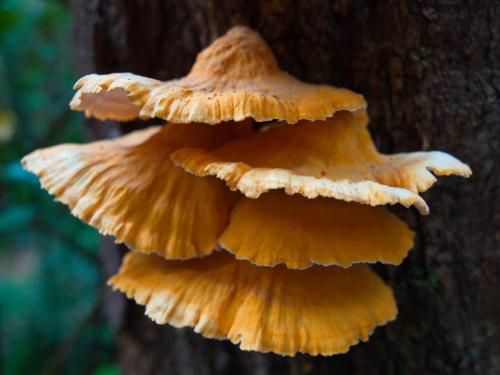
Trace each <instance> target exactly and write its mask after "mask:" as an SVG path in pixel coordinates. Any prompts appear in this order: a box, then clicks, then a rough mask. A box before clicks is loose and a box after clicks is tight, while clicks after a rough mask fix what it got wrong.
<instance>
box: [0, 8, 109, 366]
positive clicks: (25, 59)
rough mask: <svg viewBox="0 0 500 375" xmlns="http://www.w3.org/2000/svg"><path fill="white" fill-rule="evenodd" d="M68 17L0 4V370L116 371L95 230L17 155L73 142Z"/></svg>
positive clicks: (75, 126) (77, 137)
mask: <svg viewBox="0 0 500 375" xmlns="http://www.w3.org/2000/svg"><path fill="white" fill-rule="evenodd" d="M71 35H72V20H71V14H70V12H69V9H68V8H67V5H66V4H65V3H64V2H61V1H55V0H47V1H43V0H16V1H14V0H0V373H4V374H39V373H59V372H64V373H70V374H84V373H85V374H88V373H94V374H116V373H118V370H117V367H116V365H115V364H114V363H113V337H112V333H111V330H110V328H109V327H108V326H107V325H106V323H105V319H104V317H103V314H102V312H101V305H102V293H103V288H104V280H103V279H102V275H101V272H100V271H101V270H100V264H99V256H98V248H99V239H98V234H97V233H96V231H95V230H93V229H92V228H90V227H88V226H86V225H85V224H83V223H81V222H79V221H78V220H77V219H75V218H73V217H72V216H71V215H70V214H69V213H68V210H67V208H66V207H64V206H62V205H60V204H58V203H54V201H53V198H52V197H51V196H49V195H48V194H47V193H46V192H44V191H42V190H41V189H40V185H39V182H38V180H37V179H36V178H35V177H34V176H32V175H30V174H29V173H27V172H25V171H24V170H23V169H22V168H21V166H20V164H19V160H20V158H21V157H22V156H23V155H25V154H27V153H29V152H30V151H32V150H34V149H35V148H39V147H45V146H49V145H52V144H57V143H63V142H81V141H82V134H81V128H82V126H81V125H82V117H81V115H80V114H75V113H71V112H70V111H69V110H68V101H69V99H70V98H71V95H72V88H71V87H72V85H73V82H74V81H75V78H76V77H75V76H74V70H73V61H72V50H71V47H72V39H71Z"/></svg>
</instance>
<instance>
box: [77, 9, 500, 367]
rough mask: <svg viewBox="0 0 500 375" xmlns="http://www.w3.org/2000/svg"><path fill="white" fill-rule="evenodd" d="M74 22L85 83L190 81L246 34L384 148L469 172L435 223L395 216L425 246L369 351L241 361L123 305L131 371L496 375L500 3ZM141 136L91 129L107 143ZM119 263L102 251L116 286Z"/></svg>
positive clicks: (122, 344)
mask: <svg viewBox="0 0 500 375" xmlns="http://www.w3.org/2000/svg"><path fill="white" fill-rule="evenodd" d="M73 9H74V15H75V22H76V58H77V65H78V69H79V73H80V74H86V73H91V72H98V73H108V72H118V71H131V72H134V73H137V74H143V75H147V76H150V77H155V78H158V79H170V78H175V77H180V76H182V75H184V74H186V73H187V72H188V70H189V68H190V66H191V65H192V63H193V61H194V59H195V57H196V54H197V53H198V52H199V51H200V50H201V49H202V48H203V47H205V46H207V45H208V44H209V43H210V42H211V41H212V40H213V39H215V38H216V37H217V36H219V35H221V34H223V33H224V32H225V31H226V30H227V29H228V28H229V27H231V26H233V25H236V24H245V25H249V26H251V27H252V28H254V29H257V30H258V31H260V33H261V34H262V35H263V37H264V38H265V39H266V40H267V41H268V42H269V44H270V46H271V47H272V49H273V50H274V52H275V53H276V55H277V57H278V61H279V63H280V65H281V67H282V68H284V69H286V70H288V71H289V72H290V73H292V74H294V75H296V76H297V77H299V78H301V79H303V80H306V81H310V82H322V83H330V84H334V85H336V86H344V87H348V88H350V89H353V90H355V91H357V92H360V93H362V94H363V95H365V97H366V99H367V101H368V103H369V113H370V117H371V125H370V128H371V130H372V133H373V134H374V136H375V138H376V140H377V143H378V145H379V147H380V148H381V149H382V150H383V151H385V152H404V151H414V150H427V149H436V150H443V151H447V152H450V153H452V154H453V155H455V156H457V157H458V158H460V159H462V160H464V161H466V162H468V163H469V164H470V165H471V167H472V169H473V171H474V175H473V177H472V178H471V179H470V180H458V178H443V179H441V180H440V182H439V183H438V184H437V185H436V186H435V187H434V189H432V191H431V192H428V193H425V194H424V197H425V198H426V199H427V200H428V201H429V202H430V207H431V214H430V216H428V217H422V216H419V215H418V214H417V213H416V211H415V210H413V209H411V210H406V209H398V214H400V216H401V217H402V218H403V219H404V220H406V221H407V222H408V223H410V225H411V226H412V227H413V229H414V230H415V231H416V233H417V236H416V244H415V248H414V249H413V250H412V251H411V253H410V256H409V257H408V258H407V259H406V260H405V262H404V263H403V265H402V266H400V267H397V268H395V267H377V270H379V271H380V272H381V274H382V275H383V276H384V277H385V278H386V280H388V282H389V283H390V284H391V285H392V287H393V288H394V289H395V292H396V298H397V301H398V305H399V310H400V313H399V317H398V319H397V320H396V321H395V322H393V323H390V324H389V325H387V326H386V327H383V328H378V329H377V330H376V331H375V334H374V335H373V336H372V338H371V340H370V341H369V342H368V343H366V344H360V345H358V346H356V347H354V348H352V349H351V351H350V352H349V353H348V354H345V355H339V356H333V357H329V358H323V357H316V358H315V357H310V356H307V355H298V356H296V357H295V358H283V357H280V356H277V355H273V354H260V353H253V352H242V351H239V349H238V348H236V347H234V346H233V345H232V344H230V343H228V342H219V341H215V340H207V339H204V338H202V337H199V336H198V335H196V334H194V333H193V332H191V330H190V329H180V330H178V329H174V328H171V327H169V326H157V325H155V324H154V323H152V322H151V321H150V320H149V319H148V318H146V317H145V316H144V312H143V308H142V307H138V306H135V305H134V304H133V303H131V302H125V301H124V299H123V298H122V297H118V295H116V294H115V295H114V297H112V298H111V297H110V299H108V301H110V303H108V307H109V309H108V311H109V312H110V318H111V322H112V324H113V326H114V327H115V328H116V331H117V338H118V339H117V340H118V343H117V348H118V358H119V362H120V365H121V367H122V369H123V373H125V374H182V375H187V374H226V373H227V374H235V373H239V374H277V373H279V374H313V373H314V374H331V373H335V374H354V375H357V374H363V375H371V374H381V375H389V374H454V375H456V374H468V375H470V374H481V375H484V374H491V375H493V374H498V373H500V301H499V299H498V294H497V293H498V290H497V289H496V288H498V287H499V286H500V246H498V245H499V240H500V227H499V220H498V219H499V217H500V210H499V204H498V198H499V186H500V181H499V177H498V176H499V174H498V161H499V160H500V159H499V140H500V131H499V122H500V110H499V91H500V74H499V71H498V67H499V61H500V59H499V54H500V46H499V43H498V42H499V38H500V31H499V25H498V20H499V18H500V3H499V2H498V1H486V0H478V1H470V0H469V1H465V0H457V1H453V2H452V1H445V0H442V1H430V0H429V1H424V0H421V1H410V0H406V1H405V0H392V1H381V0H380V1H375V0H374V1H368V0H356V1H354V0H353V1H349V0H337V1H334V2H332V1H328V0H315V1H307V0H298V1H286V0H273V1H265V0H235V1H225V2H223V1H216V0H182V1H176V0H164V1H161V0H148V1H145V0H143V1H139V0H137V1H131V0H121V1H120V0H108V1H104V0H73ZM134 126H137V124H124V125H118V124H113V123H109V124H104V125H103V124H100V123H97V122H96V121H89V126H88V129H89V133H90V134H92V136H93V137H96V136H97V137H103V136H106V137H108V136H113V135H115V134H119V133H120V132H124V131H127V130H129V129H131V128H133V127H134ZM495 220H496V221H495ZM118 251H119V250H117V248H116V247H114V246H113V245H112V244H111V242H109V244H107V246H104V251H103V258H104V263H105V268H106V270H107V271H108V272H110V273H112V272H115V271H116V269H117V267H118V262H119V256H118V254H119V253H118Z"/></svg>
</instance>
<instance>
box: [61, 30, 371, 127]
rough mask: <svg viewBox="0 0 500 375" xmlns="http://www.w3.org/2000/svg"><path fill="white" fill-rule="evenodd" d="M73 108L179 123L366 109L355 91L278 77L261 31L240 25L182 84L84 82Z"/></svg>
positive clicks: (118, 76)
mask: <svg viewBox="0 0 500 375" xmlns="http://www.w3.org/2000/svg"><path fill="white" fill-rule="evenodd" d="M75 88H76V89H78V91H77V92H76V94H75V96H74V98H73V100H72V101H71V103H70V106H71V108H72V109H74V110H79V111H85V114H86V115H87V116H93V117H96V118H98V119H101V120H105V119H111V120H118V121H128V120H133V119H135V118H138V117H139V118H141V119H147V118H155V117H157V118H162V119H165V120H167V121H170V122H174V123H190V122H200V123H207V124H218V123H220V122H222V121H231V120H234V121H241V120H243V119H245V118H249V117H251V118H253V119H254V120H256V121H270V120H275V119H276V120H283V121H287V122H289V123H295V122H297V121H299V120H303V119H307V120H323V119H326V118H327V117H330V116H332V115H333V114H334V113H336V112H337V111H340V110H347V111H357V110H359V109H363V108H365V107H366V102H365V100H364V98H363V97H362V96H361V95H359V94H356V93H354V92H352V91H349V90H346V89H339V88H335V87H331V86H327V85H314V84H308V83H304V82H301V81H299V80H298V79H296V78H294V77H292V76H290V75H289V74H287V73H285V72H284V71H282V70H280V69H279V67H278V64H277V62H276V58H275V57H274V55H273V53H272V51H271V49H270V48H269V46H268V45H267V44H266V43H265V41H264V40H263V39H262V38H261V36H260V35H259V34H258V33H256V32H255V31H253V30H251V29H249V28H247V27H243V26H237V27H234V28H232V29H231V30H229V31H228V32H227V33H226V34H225V35H224V36H222V37H220V38H218V39H216V40H215V41H214V42H213V43H212V44H211V45H210V46H209V47H207V48H206V49H205V50H203V51H202V52H201V53H200V54H199V55H198V57H197V59H196V63H195V64H194V65H193V67H192V69H191V72H190V73H189V74H188V75H187V76H186V77H184V78H181V79H176V80H171V81H166V82H161V81H158V80H155V79H151V78H146V77H141V76H138V75H135V74H131V73H115V74H105V75H96V74H91V75H87V76H85V77H83V78H81V79H80V80H79V81H78V82H77V83H76V84H75Z"/></svg>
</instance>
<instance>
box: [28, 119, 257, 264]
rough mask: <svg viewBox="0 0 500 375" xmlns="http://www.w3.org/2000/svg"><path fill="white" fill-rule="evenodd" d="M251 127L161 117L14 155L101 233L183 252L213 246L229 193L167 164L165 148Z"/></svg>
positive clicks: (223, 137)
mask: <svg viewBox="0 0 500 375" xmlns="http://www.w3.org/2000/svg"><path fill="white" fill-rule="evenodd" d="M252 131H253V130H252V128H251V125H250V123H246V124H233V123H231V124H224V125H220V126H218V127H213V126H210V125H202V124H190V125H172V124H167V125H165V126H163V127H153V128H148V129H146V130H138V131H135V132H133V133H131V134H128V135H125V136H122V137H118V138H116V139H113V140H104V141H98V142H93V143H88V144H64V145H59V146H54V147H49V148H46V149H41V150H37V151H34V152H33V153H31V154H29V155H28V156H26V157H25V158H24V159H23V161H22V163H23V166H24V168H25V169H27V170H28V171H31V172H33V173H34V174H36V175H37V176H38V177H39V179H40V181H41V184H42V186H43V188H45V189H46V190H47V191H48V192H49V193H51V194H53V195H55V197H56V200H58V201H60V202H62V203H64V204H66V205H67V206H69V208H70V209H71V212H72V214H73V215H74V216H76V217H78V218H80V219H81V220H83V221H85V222H86V223H88V224H90V225H92V226H93V227H95V228H97V229H98V230H99V231H100V233H101V234H103V235H113V236H115V237H116V241H117V242H118V243H126V244H127V245H128V246H129V247H131V248H132V249H136V250H138V251H141V252H145V253H158V254H161V255H163V256H164V257H166V258H174V259H183V258H191V257H196V256H203V255H206V254H209V253H211V252H212V251H213V249H214V248H215V247H216V244H217V242H216V240H217V237H218V236H219V235H220V234H221V233H222V231H223V230H224V228H225V226H226V225H227V222H228V219H229V214H230V210H231V207H232V206H233V204H234V202H235V200H236V194H234V193H233V194H230V193H229V192H228V191H227V188H226V187H225V186H224V184H223V183H221V182H220V181H217V180H215V179H201V178H197V177H195V176H191V175H189V174H187V173H185V172H184V171H182V170H181V169H179V168H177V167H175V165H174V164H173V163H172V162H171V161H170V153H171V152H172V151H173V150H175V149H177V148H179V147H183V146H186V145H196V146H198V147H208V148H210V147H215V146H217V145H220V144H222V143H223V142H225V141H227V140H229V139H232V138H234V137H238V136H241V135H243V134H248V133H249V132H252Z"/></svg>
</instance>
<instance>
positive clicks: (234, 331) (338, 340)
mask: <svg viewBox="0 0 500 375" xmlns="http://www.w3.org/2000/svg"><path fill="white" fill-rule="evenodd" d="M109 284H110V285H112V286H113V288H114V289H118V290H120V291H122V292H123V293H125V294H126V295H127V297H129V298H133V299H135V301H136V302H137V303H139V304H141V305H145V306H146V315H148V316H149V317H150V318H151V319H153V320H154V321H155V322H157V323H159V324H163V323H169V324H171V325H173V326H175V327H185V326H189V327H193V328H194V330H195V332H198V333H200V334H202V335H203V336H204V337H208V338H217V339H229V340H231V342H233V343H234V344H239V345H240V347H241V349H243V350H257V351H260V352H269V351H272V352H274V353H278V354H281V355H295V354H296V353H297V352H304V353H309V354H312V355H318V354H321V355H332V354H336V353H344V352H346V351H347V350H349V347H350V346H352V345H355V344H356V343H358V342H359V341H360V340H362V341H366V340H367V339H368V336H369V335H370V333H371V332H372V331H373V329H374V328H375V327H376V326H377V325H382V324H385V323H386V322H387V321H390V320H393V319H394V318H395V317H396V314H397V308H396V303H395V301H394V297H393V294H392V291H391V289H390V288H389V287H388V286H386V285H385V284H384V283H383V282H382V280H380V279H379V278H378V277H377V276H376V275H375V274H374V273H373V272H372V271H371V270H370V269H369V268H368V267H367V266H364V265H356V266H353V267H352V268H349V269H343V268H337V267H328V268H325V267H313V268H309V269H307V270H304V271H297V270H289V269H286V268H284V267H274V268H268V267H256V266H253V265H251V264H250V263H248V262H245V261H238V260H235V259H234V258H233V257H231V256H230V255H228V254H225V253H222V252H221V253H214V254H212V255H210V256H208V257H205V258H202V259H192V260H187V261H166V260H163V259H160V258H159V257H156V256H154V255H143V254H139V253H129V254H128V255H127V256H126V257H125V259H124V261H123V264H122V267H121V269H120V271H119V273H118V274H117V275H115V276H113V277H112V278H111V279H110V281H109Z"/></svg>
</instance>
